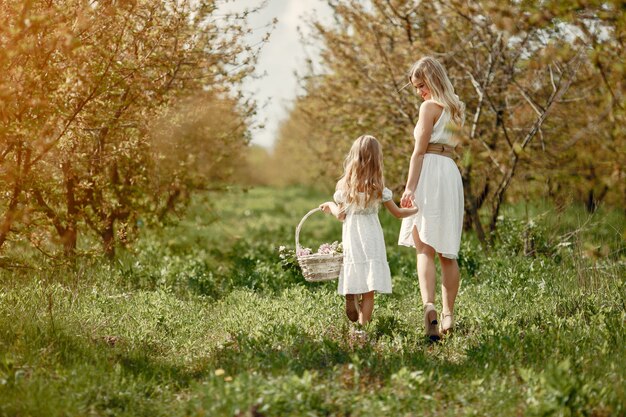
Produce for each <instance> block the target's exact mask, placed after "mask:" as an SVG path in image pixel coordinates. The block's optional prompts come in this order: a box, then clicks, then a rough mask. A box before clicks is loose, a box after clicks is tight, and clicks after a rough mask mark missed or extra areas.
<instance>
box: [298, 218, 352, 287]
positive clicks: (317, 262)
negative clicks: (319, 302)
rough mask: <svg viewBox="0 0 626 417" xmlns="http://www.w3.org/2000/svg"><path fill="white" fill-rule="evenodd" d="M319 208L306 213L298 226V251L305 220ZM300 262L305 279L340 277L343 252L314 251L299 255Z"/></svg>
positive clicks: (320, 279) (322, 279)
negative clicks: (326, 252) (309, 253)
mask: <svg viewBox="0 0 626 417" xmlns="http://www.w3.org/2000/svg"><path fill="white" fill-rule="evenodd" d="M316 211H320V209H319V208H314V209H313V210H311V211H309V212H308V213H307V214H305V215H304V217H303V218H302V220H300V223H299V224H298V227H296V252H297V250H298V248H299V247H300V229H301V228H302V225H303V224H304V221H305V220H306V219H307V218H309V216H310V215H311V214H313V213H315V212H316ZM297 259H298V264H300V268H302V275H304V279H306V280H307V281H309V282H319V281H330V280H333V279H337V278H339V271H341V266H342V265H343V254H341V253H335V254H322V253H313V254H311V255H304V256H298V257H297Z"/></svg>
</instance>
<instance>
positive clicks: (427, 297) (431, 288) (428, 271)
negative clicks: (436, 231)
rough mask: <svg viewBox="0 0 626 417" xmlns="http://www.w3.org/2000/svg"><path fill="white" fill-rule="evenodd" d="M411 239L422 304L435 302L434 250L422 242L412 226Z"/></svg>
mask: <svg viewBox="0 0 626 417" xmlns="http://www.w3.org/2000/svg"><path fill="white" fill-rule="evenodd" d="M413 241H414V242H415V251H416V253H417V278H418V279H419V283H420V293H421V294H422V304H424V305H426V304H434V303H435V250H434V249H433V248H432V247H431V246H428V245H427V244H425V243H423V242H422V241H421V239H420V236H419V233H417V228H416V227H415V226H413Z"/></svg>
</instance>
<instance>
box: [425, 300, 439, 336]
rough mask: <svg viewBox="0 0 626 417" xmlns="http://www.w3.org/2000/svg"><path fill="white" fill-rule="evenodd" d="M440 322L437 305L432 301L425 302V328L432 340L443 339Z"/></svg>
mask: <svg viewBox="0 0 626 417" xmlns="http://www.w3.org/2000/svg"><path fill="white" fill-rule="evenodd" d="M438 324H439V323H438V322H437V310H435V306H434V305H433V304H432V303H426V304H424V329H425V330H426V336H428V338H429V339H430V340H431V341H432V342H436V341H438V340H439V339H441V335H440V334H439V326H438Z"/></svg>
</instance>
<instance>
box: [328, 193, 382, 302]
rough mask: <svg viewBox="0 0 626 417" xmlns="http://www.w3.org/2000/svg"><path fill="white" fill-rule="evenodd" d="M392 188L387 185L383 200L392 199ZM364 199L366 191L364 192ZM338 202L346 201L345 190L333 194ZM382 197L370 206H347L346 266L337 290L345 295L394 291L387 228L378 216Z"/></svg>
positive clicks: (344, 226) (344, 259) (344, 246)
mask: <svg viewBox="0 0 626 417" xmlns="http://www.w3.org/2000/svg"><path fill="white" fill-rule="evenodd" d="M391 196H392V193H391V190H390V189H388V188H385V189H383V192H382V201H383V202H385V201H389V200H391ZM360 197H361V198H362V199H364V197H365V195H364V194H361V196H360ZM333 198H334V199H335V202H336V203H337V204H343V203H344V201H345V200H344V196H343V193H342V192H341V191H339V190H338V191H336V192H335V195H334V196H333ZM380 203H381V201H380V200H379V201H376V202H373V203H371V204H370V205H369V206H368V207H362V206H359V205H355V204H350V205H348V206H346V207H345V210H346V219H345V220H344V222H343V230H342V243H343V267H342V269H341V272H340V273H339V284H338V288H337V292H338V293H339V294H341V295H346V294H363V293H366V292H370V291H377V292H380V293H390V292H391V272H390V271H389V264H388V263H387V252H386V249H385V239H384V237H383V229H382V227H381V226H380V221H379V220H378V208H379V207H380Z"/></svg>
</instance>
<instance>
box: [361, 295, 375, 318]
mask: <svg viewBox="0 0 626 417" xmlns="http://www.w3.org/2000/svg"><path fill="white" fill-rule="evenodd" d="M362 296H363V298H362V299H361V315H360V317H359V323H360V324H366V323H369V321H370V320H371V319H372V312H373V311H374V291H370V292H366V293H365V294H362Z"/></svg>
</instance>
